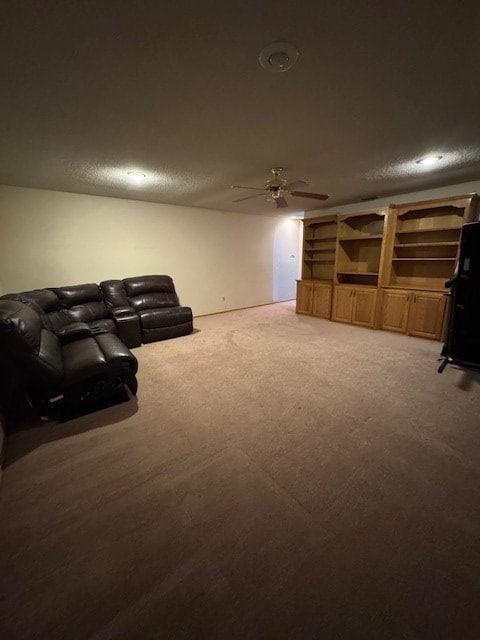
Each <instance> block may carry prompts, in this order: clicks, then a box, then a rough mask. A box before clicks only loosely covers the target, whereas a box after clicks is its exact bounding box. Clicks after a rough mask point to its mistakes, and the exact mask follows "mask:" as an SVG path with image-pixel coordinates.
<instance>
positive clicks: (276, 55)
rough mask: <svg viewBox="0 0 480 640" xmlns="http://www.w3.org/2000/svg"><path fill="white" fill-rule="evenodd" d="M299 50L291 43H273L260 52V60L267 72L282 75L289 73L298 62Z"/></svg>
mask: <svg viewBox="0 0 480 640" xmlns="http://www.w3.org/2000/svg"><path fill="white" fill-rule="evenodd" d="M298 56H299V53H298V50H297V49H296V47H294V46H293V44H290V43H289V42H272V44H269V45H268V46H266V47H265V49H263V50H262V51H261V52H260V55H259V56H258V59H259V60H260V64H261V65H262V67H263V68H264V69H266V70H267V71H271V72H272V73H282V72H283V71H288V70H289V69H291V68H292V67H293V65H294V64H295V63H296V61H297V60H298Z"/></svg>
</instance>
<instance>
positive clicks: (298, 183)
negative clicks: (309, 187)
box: [284, 180, 307, 191]
mask: <svg viewBox="0 0 480 640" xmlns="http://www.w3.org/2000/svg"><path fill="white" fill-rule="evenodd" d="M306 184H307V183H306V182H305V181H304V180H295V182H290V184H287V185H286V186H285V187H284V188H285V189H288V190H289V191H291V190H292V189H296V188H297V187H305V186H306Z"/></svg>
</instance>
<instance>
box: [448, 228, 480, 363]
mask: <svg viewBox="0 0 480 640" xmlns="http://www.w3.org/2000/svg"><path fill="white" fill-rule="evenodd" d="M446 286H447V287H450V290H451V299H450V312H449V324H448V334H447V341H446V343H445V345H444V347H443V351H442V355H443V356H445V358H446V360H445V361H444V363H443V364H442V365H441V367H440V369H439V371H443V369H444V368H445V366H446V364H447V363H448V362H452V363H454V364H460V365H466V366H474V367H480V222H472V223H470V224H466V225H464V226H463V227H462V234H461V238H460V256H459V259H458V262H457V265H456V268H455V273H454V275H453V278H452V280H450V281H449V282H447V283H446Z"/></svg>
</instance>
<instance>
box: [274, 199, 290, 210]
mask: <svg viewBox="0 0 480 640" xmlns="http://www.w3.org/2000/svg"><path fill="white" fill-rule="evenodd" d="M274 200H275V205H276V207H277V209H284V208H285V207H288V202H287V201H286V200H285V198H284V197H283V196H280V198H274Z"/></svg>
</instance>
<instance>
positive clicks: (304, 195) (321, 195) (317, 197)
mask: <svg viewBox="0 0 480 640" xmlns="http://www.w3.org/2000/svg"><path fill="white" fill-rule="evenodd" d="M290 195H291V196H297V198H313V199H314V200H328V196H327V194H326V193H307V192H306V191H290Z"/></svg>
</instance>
